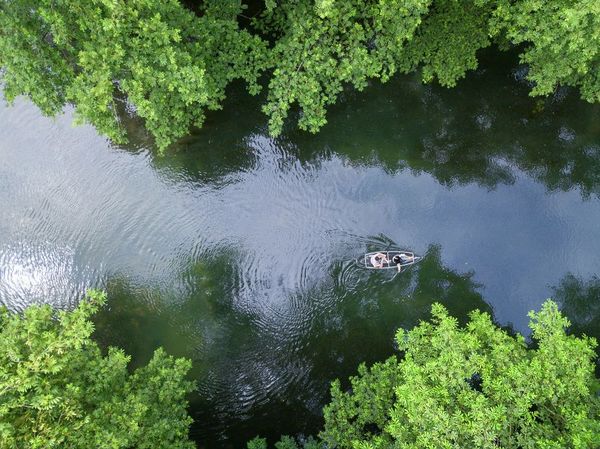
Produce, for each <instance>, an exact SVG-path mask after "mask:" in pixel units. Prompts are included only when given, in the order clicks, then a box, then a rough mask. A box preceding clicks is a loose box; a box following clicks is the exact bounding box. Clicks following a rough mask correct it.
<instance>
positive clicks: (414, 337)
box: [321, 301, 600, 449]
mask: <svg viewBox="0 0 600 449" xmlns="http://www.w3.org/2000/svg"><path fill="white" fill-rule="evenodd" d="M432 315H433V319H432V321H431V322H424V323H421V324H420V325H419V326H417V327H415V328H414V329H413V330H411V331H409V332H405V331H402V330H400V331H399V332H398V334H397V336H396V341H397V343H398V346H399V349H400V350H401V351H403V352H404V357H403V358H402V360H401V361H399V360H398V359H397V358H396V357H392V358H390V359H388V360H387V361H385V362H382V363H377V364H375V365H373V366H372V367H371V368H369V369H367V368H366V367H365V366H364V365H363V366H361V367H360V368H359V375H358V376H356V377H354V378H352V379H351V384H352V389H351V391H350V392H346V393H345V392H342V389H341V387H340V383H339V381H335V382H334V383H333V386H332V390H331V394H332V400H331V403H330V404H329V405H328V406H326V407H325V410H324V414H325V429H324V430H323V432H322V434H321V437H322V438H323V440H324V441H325V442H327V443H328V444H330V445H332V446H335V447H343V448H356V449H358V448H361V449H362V448H365V449H366V448H389V447H411V448H415V449H416V448H463V447H469V448H490V449H492V448H499V447H500V448H507V449H508V448H515V449H517V448H556V449H559V448H563V449H564V448H589V449H592V448H594V447H597V443H598V441H600V398H599V397H598V395H597V391H596V390H598V381H597V379H596V378H595V377H594V363H593V360H594V359H595V353H594V348H595V346H596V342H595V341H594V340H593V339H591V338H588V337H585V336H584V337H581V338H577V337H574V336H569V335H567V333H566V328H567V327H568V326H569V325H570V323H569V321H568V320H567V319H566V318H564V317H563V316H562V315H561V314H560V312H559V311H558V307H557V306H556V304H555V303H553V302H551V301H548V302H546V303H545V304H544V305H543V307H542V309H541V311H540V312H539V313H533V312H532V313H530V317H531V321H530V327H531V330H532V332H533V333H532V336H533V339H534V342H535V347H534V348H531V349H528V347H527V345H526V343H525V340H524V338H523V337H521V336H517V337H512V336H510V335H509V334H507V333H506V332H505V331H503V330H501V329H499V328H497V327H496V326H495V325H494V324H493V323H492V321H491V319H490V316H489V315H487V314H484V313H480V312H478V311H476V312H472V313H471V315H470V317H471V321H470V322H469V323H468V324H467V326H466V327H465V328H460V327H459V326H458V325H457V321H456V320H455V319H454V318H452V317H450V316H448V314H447V312H446V310H445V309H444V308H443V307H442V306H440V305H437V304H436V305H434V306H433V310H432Z"/></svg>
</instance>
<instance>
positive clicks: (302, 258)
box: [0, 53, 600, 448]
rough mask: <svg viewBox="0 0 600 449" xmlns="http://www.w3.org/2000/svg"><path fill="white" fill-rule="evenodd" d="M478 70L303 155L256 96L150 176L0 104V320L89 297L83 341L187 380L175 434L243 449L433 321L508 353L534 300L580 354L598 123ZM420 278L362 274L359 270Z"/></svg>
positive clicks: (494, 68)
mask: <svg viewBox="0 0 600 449" xmlns="http://www.w3.org/2000/svg"><path fill="white" fill-rule="evenodd" d="M525 74H526V69H525V68H524V67H521V66H519V65H518V64H517V61H516V59H515V58H512V57H511V56H505V55H498V54H497V53H490V54H488V55H484V60H483V62H482V64H481V68H480V69H479V70H478V71H476V72H474V73H471V74H470V75H469V76H468V77H467V78H466V79H465V80H463V81H462V82H460V83H459V85H458V86H457V87H456V88H454V89H451V90H447V89H444V88H441V87H439V86H435V85H423V84H421V83H420V81H419V79H418V77H416V76H405V77H398V78H396V79H394V80H393V81H391V82H389V83H388V84H386V85H380V84H378V83H374V84H373V85H371V86H369V87H368V88H367V89H366V90H365V91H364V92H362V93H356V92H351V91H348V92H346V93H344V95H343V98H342V99H341V100H340V102H339V103H338V104H337V105H336V106H335V107H333V108H332V109H331V110H330V112H329V115H328V119H329V123H328V125H327V126H326V127H325V128H324V129H323V130H322V132H320V133H319V134H318V135H315V136H313V135H309V134H306V133H303V132H301V131H297V130H294V129H293V128H292V127H291V126H290V129H288V130H286V131H285V132H284V133H283V135H282V136H281V137H280V138H277V139H272V138H270V137H268V135H267V132H266V119H265V117H264V116H263V115H262V114H261V113H260V112H259V106H260V101H261V100H260V98H258V99H256V98H251V97H248V96H245V95H243V94H241V93H240V92H237V91H236V89H232V91H231V94H230V98H229V99H228V100H227V102H226V105H225V108H224V110H223V111H221V112H218V113H214V114H212V115H211V116H210V117H209V119H208V121H207V123H206V126H205V127H204V128H203V129H202V130H198V131H196V132H195V133H193V134H192V135H190V136H188V137H187V138H185V139H183V140H182V141H181V142H180V143H178V144H177V145H174V146H173V147H172V148H170V149H169V150H168V151H167V152H166V154H165V155H164V156H158V155H157V154H156V153H155V151H154V150H153V149H152V145H151V142H150V140H149V139H148V138H147V136H146V135H145V134H144V132H143V130H142V129H141V128H140V127H139V124H138V123H137V122H136V121H135V120H133V119H131V120H128V121H127V122H126V125H127V126H128V129H129V130H130V133H131V135H132V141H131V144H130V145H128V146H126V147H117V146H113V145H111V144H110V143H109V142H107V141H106V140H105V139H104V138H102V137H100V136H98V135H97V133H96V132H95V131H94V130H93V129H92V128H91V127H73V126H72V125H71V121H72V113H71V111H66V112H65V115H64V116H61V117H59V118H57V119H55V120H51V119H47V118H43V117H41V116H40V114H39V112H38V111H37V109H36V108H35V107H34V106H32V105H31V104H30V103H28V102H27V101H24V100H23V101H18V102H17V103H16V104H15V105H14V106H13V107H7V106H4V105H2V106H0V135H1V136H2V137H1V138H0V201H1V205H2V207H1V208H0V214H1V218H2V219H1V220H0V303H2V304H4V305H6V306H8V307H9V308H11V309H13V310H22V309H23V308H24V307H26V306H27V305H28V304H32V303H42V302H46V303H51V304H53V305H55V306H58V307H64V308H68V307H72V306H73V305H75V304H76V303H77V301H78V300H79V299H80V298H81V297H82V295H83V293H84V291H85V289H86V288H90V287H101V288H104V289H106V290H107V291H108V294H109V304H108V307H107V308H106V309H105V310H103V311H102V313H100V314H99V316H98V317H97V320H96V324H97V331H96V335H97V338H98V339H99V340H100V341H101V342H102V343H103V344H105V345H108V344H111V345H117V346H121V347H123V348H124V349H125V350H126V351H127V352H129V353H130V354H132V356H133V361H132V364H133V365H134V366H136V365H139V364H143V363H145V362H146V361H147V360H148V359H149V357H150V356H151V354H152V352H153V350H154V349H155V348H156V347H158V346H163V347H165V348H166V350H167V351H168V352H169V353H171V354H175V355H178V356H186V357H189V358H191V359H192V360H193V370H192V373H191V375H192V377H193V378H194V379H196V381H197V383H198V392H197V393H196V394H194V395H193V397H191V398H190V401H191V413H192V416H193V417H194V419H195V421H196V422H195V424H194V425H193V428H192V435H193V437H194V439H196V440H197V441H198V443H199V446H201V447H210V448H229V447H242V444H243V442H245V441H246V440H247V439H249V438H252V437H253V436H255V435H257V434H262V435H266V436H269V437H274V436H276V435H279V434H281V433H285V434H298V433H304V434H307V433H313V432H315V431H317V430H318V428H319V427H320V425H321V422H322V417H321V409H322V407H323V405H324V404H325V403H326V402H327V400H328V389H329V383H330V382H331V380H333V379H335V378H347V376H349V375H351V374H353V373H355V372H356V368H357V365H358V364H359V363H360V362H362V361H365V362H367V363H372V362H374V361H377V360H382V359H384V358H386V357H388V356H390V355H391V354H393V353H394V341H393V336H394V334H395V332H396V330H397V329H398V328H399V327H404V328H410V327H412V326H414V325H415V324H417V323H418V321H419V320H420V319H426V318H427V317H428V316H429V311H430V308H431V304H432V303H433V302H435V301H438V302H441V303H442V304H444V305H445V306H446V307H447V308H448V309H449V310H450V311H451V313H452V314H454V315H456V316H458V317H459V318H460V319H461V321H463V322H464V321H465V320H466V319H467V314H468V312H469V311H471V310H473V309H480V310H486V311H488V312H490V313H491V314H493V316H494V319H495V320H496V322H497V323H498V324H500V325H502V326H506V327H507V328H509V329H512V330H514V331H516V332H521V333H525V334H527V333H528V330H527V322H528V319H527V312H528V311H529V310H532V309H537V308H538V307H539V306H540V305H541V304H542V302H543V301H544V300H545V299H546V298H548V297H553V298H554V299H555V300H556V301H557V302H558V303H559V305H560V307H561V309H562V310H563V311H564V312H565V313H566V314H567V315H568V316H569V318H570V319H571V320H572V322H573V326H572V331H573V332H575V333H586V334H588V335H593V336H596V337H600V280H599V278H598V277H597V276H598V267H599V266H600V227H599V226H598V223H599V219H600V198H599V195H600V107H599V106H595V105H589V104H586V103H584V102H582V101H581V100H579V99H578V96H577V93H576V92H573V91H570V90H568V89H559V90H557V91H556V92H555V94H554V95H553V96H552V97H551V98H548V99H545V100H544V99H542V100H540V99H534V98H530V97H528V95H527V94H528V91H529V88H528V86H527V82H526V81H525V80H524V76H525ZM390 245H391V247H392V248H399V249H409V250H412V251H415V252H416V253H418V254H421V255H424V256H425V258H424V260H423V261H422V262H421V263H419V264H418V265H416V266H414V267H412V268H411V269H409V270H406V271H405V272H403V273H401V274H399V275H397V276H394V273H393V272H373V271H367V270H364V269H361V268H360V267H359V266H358V265H357V264H356V262H355V259H356V258H357V257H360V256H361V255H362V254H364V252H366V251H372V250H377V249H383V248H386V247H388V246H390Z"/></svg>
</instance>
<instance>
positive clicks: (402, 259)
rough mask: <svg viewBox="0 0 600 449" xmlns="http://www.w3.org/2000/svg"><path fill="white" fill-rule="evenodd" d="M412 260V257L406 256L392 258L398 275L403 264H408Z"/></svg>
mask: <svg viewBox="0 0 600 449" xmlns="http://www.w3.org/2000/svg"><path fill="white" fill-rule="evenodd" d="M413 260H414V256H409V255H408V254H396V255H395V256H394V257H392V262H393V263H395V264H396V266H397V267H398V273H400V272H401V271H402V264H403V263H409V262H412V261H413Z"/></svg>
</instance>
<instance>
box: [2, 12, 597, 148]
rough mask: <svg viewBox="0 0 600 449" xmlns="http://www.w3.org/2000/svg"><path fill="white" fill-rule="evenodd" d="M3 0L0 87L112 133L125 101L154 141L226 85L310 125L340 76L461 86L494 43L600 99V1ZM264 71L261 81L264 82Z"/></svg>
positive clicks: (342, 82)
mask: <svg viewBox="0 0 600 449" xmlns="http://www.w3.org/2000/svg"><path fill="white" fill-rule="evenodd" d="M250 3H251V5H250V6H251V7H252V9H256V11H255V12H253V17H249V16H246V15H245V14H244V13H245V12H246V11H245V10H247V9H248V6H249V5H248V4H245V3H244V2H241V1H236V2H233V1H229V0H208V1H204V2H202V3H201V6H200V8H199V9H198V11H196V12H192V11H191V10H189V9H187V8H186V7H185V6H183V5H182V4H180V3H179V2H177V1H176V0H127V1H125V0H86V1H82V2H71V1H66V0H37V1H36V0H6V1H4V2H2V3H0V67H1V68H2V69H1V70H2V72H0V73H1V74H2V75H1V76H2V83H3V84H4V91H5V97H6V98H7V99H8V100H9V101H11V100H13V99H14V98H15V97H16V96H18V95H26V96H28V97H29V98H31V100H32V101H33V102H34V103H35V104H37V105H38V106H39V107H40V109H41V110H42V111H43V112H44V113H46V114H49V115H53V114H56V113H57V112H59V111H60V110H61V109H62V108H63V107H64V106H65V105H66V104H73V105H74V106H75V110H76V115H77V118H78V120H79V121H80V122H88V123H91V124H93V125H94V126H96V127H97V129H98V130H99V131H100V132H101V133H104V134H106V135H107V136H109V137H110V138H112V139H114V140H115V141H117V142H120V141H123V140H124V139H125V138H126V136H125V133H124V131H123V128H122V126H121V125H120V121H119V114H122V113H123V111H133V112H135V113H137V114H138V115H139V116H140V117H142V118H143V119H144V120H145V123H146V127H147V129H148V130H149V132H150V133H151V134H152V135H153V136H154V138H155V140H156V143H157V145H158V147H159V148H161V149H162V148H165V147H166V146H167V145H168V144H169V143H171V142H172V141H174V140H176V139H177V138H179V137H181V136H183V135H185V134H186V133H188V131H189V129H190V127H191V126H201V125H202V123H203V121H204V118H205V112H206V110H214V109H218V108H219V107H220V105H221V103H222V101H223V99H224V97H225V89H226V87H227V85H228V84H229V83H230V82H231V81H232V80H234V79H243V80H245V81H246V82H247V85H248V90H249V92H250V93H252V94H255V93H257V92H258V91H259V90H260V89H261V86H262V85H267V86H268V92H267V96H266V102H265V104H264V106H263V111H264V112H265V113H266V114H267V115H268V117H269V128H270V131H271V133H272V134H274V135H276V134H278V133H280V132H281V130H282V127H283V125H284V122H285V119H286V117H288V114H289V112H290V110H291V108H292V107H298V108H299V112H300V113H299V115H298V126H299V127H300V128H302V129H306V130H309V131H311V132H316V131H317V130H318V129H319V128H321V127H322V126H323V125H324V124H325V123H326V108H327V106H329V105H331V104H332V103H335V102H336V101H337V99H338V97H339V95H340V93H341V92H342V90H343V89H344V88H345V86H347V85H349V86H353V87H354V88H356V89H359V90H361V89H363V88H364V87H365V86H366V85H367V83H368V81H369V80H370V79H380V80H381V81H386V80H388V79H389V78H390V77H391V76H393V75H394V74H396V73H399V72H400V73H407V72H412V71H415V70H419V71H421V74H422V78H423V80H424V81H425V82H429V81H432V80H437V81H438V82H439V83H441V84H442V85H445V86H454V85H455V84H456V83H457V81H458V80H459V79H460V78H462V77H464V76H465V74H466V72H467V71H468V70H471V69H474V68H476V67H477V51H478V50H479V49H481V48H484V47H487V46H489V45H491V44H492V43H496V44H498V45H499V46H500V47H502V48H508V47H509V46H517V47H518V48H519V49H520V51H521V60H522V61H523V62H525V63H527V64H528V65H529V75H528V76H529V79H530V80H531V81H532V91H531V92H532V94H534V95H549V94H551V93H552V92H553V91H554V90H555V89H556V87H557V86H559V85H567V86H574V87H577V88H579V89H580V91H581V96H582V98H584V99H585V100H587V101H590V102H598V101H600V73H599V68H600V3H598V2H597V1H595V0H548V1H545V2H540V1H539V0H367V1H358V0H344V1H342V0H280V1H277V0H265V1H264V2H250ZM262 79H264V80H265V82H262V81H261V80H262Z"/></svg>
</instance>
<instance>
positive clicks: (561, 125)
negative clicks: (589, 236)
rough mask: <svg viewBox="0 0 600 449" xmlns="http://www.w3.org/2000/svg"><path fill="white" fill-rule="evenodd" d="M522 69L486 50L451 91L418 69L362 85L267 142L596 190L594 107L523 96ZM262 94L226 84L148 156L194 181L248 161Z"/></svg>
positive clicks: (305, 155)
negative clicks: (308, 126) (201, 113)
mask: <svg viewBox="0 0 600 449" xmlns="http://www.w3.org/2000/svg"><path fill="white" fill-rule="evenodd" d="M511 67H512V69H510V68H511ZM507 68H508V69H507ZM525 75H526V68H525V67H523V66H519V65H518V64H517V57H516V55H515V54H512V53H508V54H504V53H498V52H497V51H496V50H489V51H487V52H482V58H481V64H480V69H479V70H477V71H475V72H472V73H470V74H468V76H467V79H466V80H465V81H462V82H460V83H459V84H458V86H457V87H455V88H453V89H446V88H443V87H440V86H438V85H435V84H432V85H423V84H422V83H421V81H420V79H419V77H418V75H413V76H398V77H395V78H394V79H393V80H392V81H390V82H389V83H387V84H383V85H382V84H380V83H378V82H375V83H373V84H372V85H370V86H369V87H368V88H367V89H366V90H365V91H364V92H360V93H357V92H354V91H351V90H349V91H347V92H345V94H344V95H343V96H342V99H341V101H339V102H338V103H337V104H336V105H334V106H333V107H332V108H331V109H330V111H329V113H328V124H327V125H326V126H325V127H324V128H323V129H322V130H321V131H320V132H319V133H318V134H317V135H310V134H308V133H306V132H302V131H298V130H296V129H295V128H294V127H293V126H292V125H293V123H292V122H293V121H290V124H289V126H290V127H289V129H287V130H286V131H285V132H284V134H283V135H282V137H281V138H279V139H278V140H277V145H278V146H279V147H280V148H285V149H287V150H288V151H289V152H291V153H293V154H295V155H296V156H297V157H298V158H299V160H300V161H304V162H306V161H311V162H315V161H316V160H319V159H321V158H323V157H325V158H327V157H329V156H330V155H331V154H336V155H337V156H339V157H344V158H347V159H348V160H349V161H351V162H353V163H357V164H365V165H373V164H376V165H378V166H381V165H382V166H384V167H386V168H387V169H388V170H390V171H393V172H395V171H398V170H404V169H406V170H410V171H412V172H414V173H429V174H431V175H432V176H433V177H434V178H435V179H436V180H437V181H438V182H440V183H441V184H443V185H445V186H448V187H451V186H453V185H464V184H468V183H476V184H478V185H480V186H483V187H487V188H490V189H493V188H495V187H496V186H498V185H499V184H511V183H513V182H514V181H515V177H516V176H517V174H518V173H517V171H522V172H525V173H527V174H529V175H530V176H532V177H533V178H535V179H536V180H538V181H539V182H542V183H543V184H544V185H545V186H546V188H547V189H548V190H549V191H555V190H560V191H568V190H571V189H579V190H580V192H581V193H582V194H583V195H584V196H588V195H590V194H593V195H598V194H599V193H600V141H599V138H600V105H589V104H585V103H583V102H582V101H581V100H580V99H579V96H578V93H577V91H576V90H572V89H567V88H563V89H559V90H557V91H556V92H555V94H554V95H553V96H551V97H549V98H547V99H539V98H531V97H529V96H528V93H529V91H530V86H528V85H527V82H526V81H525V79H524V77H525ZM262 101H264V98H263V97H258V98H250V97H248V96H247V95H244V93H243V87H242V86H241V85H235V86H233V87H232V88H231V89H230V98H229V99H228V100H227V101H226V103H225V106H224V110H223V111H220V112H217V113H214V114H213V115H211V117H210V118H209V120H208V122H207V124H206V125H205V127H204V128H203V129H201V130H197V131H195V132H194V133H193V134H192V135H190V136H189V137H187V138H185V139H183V140H182V141H180V142H179V143H178V144H176V145H173V146H172V147H171V149H169V150H168V153H169V156H168V157H157V158H155V159H154V163H155V164H156V165H157V167H163V168H164V167H167V166H168V167H171V168H175V169H176V170H177V171H182V170H183V171H185V172H186V173H187V174H188V176H190V177H191V178H193V179H199V180H203V181H206V180H214V179H216V178H217V177H218V176H221V175H223V174H224V173H227V172H228V171H231V170H244V169H245V168H248V167H250V166H251V165H252V163H253V162H254V158H253V150H252V148H251V145H250V146H248V145H244V144H243V142H247V141H248V137H247V136H249V135H250V136H251V135H257V134H258V135H260V134H263V135H264V134H266V125H265V123H266V119H265V118H262V119H261V118H260V115H258V114H260V113H259V110H260V104H261V102H262ZM257 115H258V117H259V120H257ZM215 146H217V147H218V148H215ZM209 148H210V150H209ZM516 169H518V170H516Z"/></svg>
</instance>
